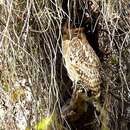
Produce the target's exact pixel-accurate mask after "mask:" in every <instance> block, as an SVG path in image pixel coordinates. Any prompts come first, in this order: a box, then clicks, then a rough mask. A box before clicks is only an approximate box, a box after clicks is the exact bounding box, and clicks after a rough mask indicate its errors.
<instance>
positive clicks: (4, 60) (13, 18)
mask: <svg viewBox="0 0 130 130" xmlns="http://www.w3.org/2000/svg"><path fill="white" fill-rule="evenodd" d="M70 1H71V0H70ZM97 2H98V0H97ZM98 4H99V5H100V7H99V12H100V14H99V16H98V18H97V20H96V21H97V22H98V24H99V27H100V29H99V30H98V31H99V39H98V42H99V49H100V50H101V52H103V53H102V55H99V57H100V59H101V63H102V80H103V85H102V86H103V90H102V95H103V97H102V100H103V101H102V102H103V109H102V110H105V111H107V113H106V112H104V111H103V114H102V115H103V116H105V117H106V119H104V118H103V119H101V122H102V124H103V126H102V130H106V129H108V127H109V129H110V130H127V129H128V128H127V127H130V125H129V124H130V122H129V121H130V107H129V106H130V101H129V100H130V99H129V97H130V95H129V93H130V87H129V86H130V3H128V1H127V0H115V1H113V0H101V1H100V2H99V3H98ZM67 6H68V7H71V2H70V3H69V2H68V4H67ZM64 17H67V18H68V19H71V17H70V13H68V14H67V13H66V12H65V10H63V8H62V0H0V130H25V129H26V130H28V129H29V130H31V129H32V130H33V129H38V130H40V128H39V121H41V120H43V119H45V120H44V121H43V124H46V123H45V121H46V120H47V119H48V118H50V117H51V121H48V122H49V123H48V124H50V128H48V129H51V130H62V129H63V127H66V130H69V129H74V130H77V129H78V130H81V129H82V130H87V129H89V130H90V129H94V130H96V129H98V128H97V126H96V125H95V124H94V123H95V122H98V119H96V118H94V120H93V122H91V120H89V121H88V122H89V124H87V123H85V124H84V128H82V127H79V126H76V128H77V127H79V128H77V129H76V128H75V123H74V122H73V123H69V122H67V121H66V120H65V119H64V118H62V117H61V116H60V114H61V111H62V106H63V105H64V104H65V102H66V101H67V100H68V98H69V97H70V96H71V94H72V92H71V89H70V87H71V81H70V79H69V78H68V76H67V74H66V70H65V68H64V65H63V63H62V52H61V43H62V22H63V19H64ZM94 24H95V23H94ZM93 38H94V37H93ZM68 87H69V89H68ZM68 90H70V92H68ZM88 115H89V114H88ZM46 117H48V118H46ZM88 117H89V116H88ZM89 118H90V117H89ZM108 120H109V123H108ZM107 123H108V124H109V125H108V126H106V125H107ZM93 124H94V125H93ZM85 126H86V128H85ZM90 126H93V127H92V128H91V127H90ZM45 127H46V125H45V126H44V127H43V128H44V129H45V130H48V129H47V128H45ZM88 127H89V128H88ZM64 129H65V128H64Z"/></svg>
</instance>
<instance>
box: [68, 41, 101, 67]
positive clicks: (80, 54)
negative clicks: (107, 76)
mask: <svg viewBox="0 0 130 130" xmlns="http://www.w3.org/2000/svg"><path fill="white" fill-rule="evenodd" d="M78 42H80V44H79V45H80V46H78V47H77V46H75V48H74V47H71V49H70V61H71V62H72V64H77V65H78V66H81V67H83V66H86V67H92V68H97V67H98V68H99V67H100V60H99V58H98V56H97V55H96V53H95V51H94V50H93V48H92V47H91V46H90V45H89V44H88V43H86V44H83V43H82V42H81V41H80V40H79V41H78Z"/></svg>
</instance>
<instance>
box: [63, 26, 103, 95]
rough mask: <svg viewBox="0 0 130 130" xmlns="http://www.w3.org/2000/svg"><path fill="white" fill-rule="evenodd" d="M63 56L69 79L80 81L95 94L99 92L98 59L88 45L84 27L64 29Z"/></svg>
mask: <svg viewBox="0 0 130 130" xmlns="http://www.w3.org/2000/svg"><path fill="white" fill-rule="evenodd" d="M62 52H63V58H64V61H65V66H66V69H67V72H68V75H69V77H70V79H71V80H72V81H73V82H75V83H77V82H81V83H82V84H83V85H84V86H86V87H87V88H88V89H89V90H91V91H92V92H93V93H94V94H95V96H97V95H99V93H100V83H101V79H100V73H99V70H100V60H99V58H98V56H97V55H96V53H95V51H94V50H93V48H92V47H91V46H90V44H89V42H88V41H87V39H86V35H85V33H84V28H74V29H70V30H68V29H66V30H65V31H64V33H63V43H62Z"/></svg>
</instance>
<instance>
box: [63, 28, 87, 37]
mask: <svg viewBox="0 0 130 130" xmlns="http://www.w3.org/2000/svg"><path fill="white" fill-rule="evenodd" d="M74 37H77V38H83V37H86V36H85V28H83V27H79V28H70V27H69V28H67V27H66V26H65V27H64V28H63V40H71V39H73V38H74Z"/></svg>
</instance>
